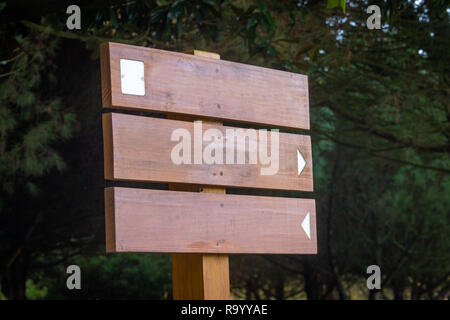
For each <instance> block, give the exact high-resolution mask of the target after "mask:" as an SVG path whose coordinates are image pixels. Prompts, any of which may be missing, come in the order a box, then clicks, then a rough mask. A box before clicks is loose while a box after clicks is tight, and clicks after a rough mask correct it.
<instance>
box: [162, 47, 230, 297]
mask: <svg viewBox="0 0 450 320" xmlns="http://www.w3.org/2000/svg"><path fill="white" fill-rule="evenodd" d="M186 53H189V54H193V55H196V56H201V57H207V58H212V59H220V55H218V54H217V53H213V52H206V51H200V50H192V51H188V52H186ZM169 119H174V120H190V121H193V120H194V118H193V117H189V116H175V115H170V116H169ZM204 123H209V124H222V122H220V121H210V120H208V121H204ZM169 190H178V191H191V192H205V193H226V189H225V187H213V186H197V185H183V184H176V183H169ZM172 284H173V298H174V299H175V300H226V299H230V271H229V263H228V255H226V254H204V253H174V254H172Z"/></svg>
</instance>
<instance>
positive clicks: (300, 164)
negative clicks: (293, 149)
mask: <svg viewBox="0 0 450 320" xmlns="http://www.w3.org/2000/svg"><path fill="white" fill-rule="evenodd" d="M297 165H298V167H297V176H299V175H300V173H302V171H303V169H304V168H305V166H306V161H305V159H303V156H302V154H301V153H300V150H299V149H297Z"/></svg>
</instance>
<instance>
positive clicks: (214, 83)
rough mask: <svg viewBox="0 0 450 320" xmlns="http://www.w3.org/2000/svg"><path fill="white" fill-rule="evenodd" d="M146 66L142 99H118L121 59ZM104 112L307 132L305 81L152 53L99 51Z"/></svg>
mask: <svg viewBox="0 0 450 320" xmlns="http://www.w3.org/2000/svg"><path fill="white" fill-rule="evenodd" d="M122 58H124V59H130V60H139V61H143V62H144V70H145V83H146V88H145V89H146V90H145V92H146V95H145V96H136V95H129V94H122V92H121V80H120V79H121V78H120V59H122ZM101 65H102V93H103V94H102V96H103V107H107V108H111V107H114V108H121V109H130V110H139V111H143V110H145V111H159V112H164V113H174V114H189V115H194V116H197V118H198V117H209V118H214V119H227V120H232V121H239V122H248V123H257V124H268V125H273V126H276V127H286V128H300V129H309V98H308V80H307V77H306V76H305V75H301V74H296V73H290V72H285V71H279V70H273V69H268V68H263V67H257V66H251V65H245V64H241V63H235V62H230V61H224V60H218V59H214V57H213V56H211V55H209V56H205V55H190V54H184V53H179V52H170V51H164V50H158V49H153V48H144V47H137V46H130V45H124V44H118V43H105V44H102V46H101Z"/></svg>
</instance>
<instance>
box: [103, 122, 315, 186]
mask: <svg viewBox="0 0 450 320" xmlns="http://www.w3.org/2000/svg"><path fill="white" fill-rule="evenodd" d="M103 126H104V133H103V134H104V135H108V134H109V131H108V130H109V129H108V128H109V127H111V130H112V132H111V135H112V138H104V141H105V143H108V142H109V143H111V144H112V146H108V145H105V170H106V169H107V168H109V172H105V178H106V179H110V180H132V181H154V182H174V183H192V184H200V185H214V186H233V187H247V188H268V189H280V190H300V191H313V172H312V155H311V139H310V137H309V136H304V135H297V134H289V133H280V134H279V168H278V172H277V173H276V174H273V175H261V168H262V167H267V166H263V165H261V164H260V163H259V162H258V163H257V164H249V163H248V160H247V161H246V163H245V164H211V165H209V164H206V163H203V164H179V165H176V164H174V163H173V162H172V160H171V152H172V149H173V147H174V146H175V145H176V144H178V143H179V142H177V141H171V135H172V132H173V131H174V130H175V129H179V128H184V129H186V130H188V131H189V132H191V136H192V137H194V134H193V127H194V124H193V123H190V122H185V121H175V120H166V119H157V118H149V117H140V116H134V115H126V114H117V113H108V114H103ZM105 128H106V130H105ZM210 128H216V129H218V130H221V131H222V132H223V133H225V131H224V130H225V129H226V128H229V129H235V128H231V127H225V126H215V125H208V124H203V131H205V130H207V129H210ZM269 137H270V135H269ZM225 140H226V137H225ZM208 144H209V143H207V142H205V143H204V146H203V147H205V146H206V145H208ZM192 145H193V143H192ZM247 145H248V143H247ZM268 145H270V139H269V141H268ZM245 148H246V149H247V151H246V152H247V153H248V146H247V147H245ZM297 148H298V149H299V150H300V152H301V153H302V155H303V157H304V158H305V160H306V166H305V169H304V170H303V172H302V173H301V174H300V176H298V175H297ZM241 149H242V148H241ZM108 150H112V155H111V153H108V152H106V151H108ZM227 152H228V151H227V149H226V141H225V143H224V152H223V153H224V157H225V155H226V153H227ZM193 154H194V153H193V151H192V156H193Z"/></svg>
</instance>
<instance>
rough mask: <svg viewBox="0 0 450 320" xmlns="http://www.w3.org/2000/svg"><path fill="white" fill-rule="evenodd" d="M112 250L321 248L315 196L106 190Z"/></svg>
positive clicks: (108, 243) (280, 250) (306, 250)
mask: <svg viewBox="0 0 450 320" xmlns="http://www.w3.org/2000/svg"><path fill="white" fill-rule="evenodd" d="M105 199H106V225H107V226H108V228H109V230H107V233H106V235H107V241H106V248H107V251H108V252H172V253H173V252H191V253H193V252H196V253H198V252H201V253H267V254H272V253H285V254H295V253H309V254H314V253H316V252H317V247H316V219H315V217H316V212H315V201H314V200H313V199H296V198H278V197H259V196H242V195H227V194H213V193H197V192H182V191H166V190H148V189H147V190H144V189H134V188H118V187H114V188H107V189H106V190H105Z"/></svg>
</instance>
